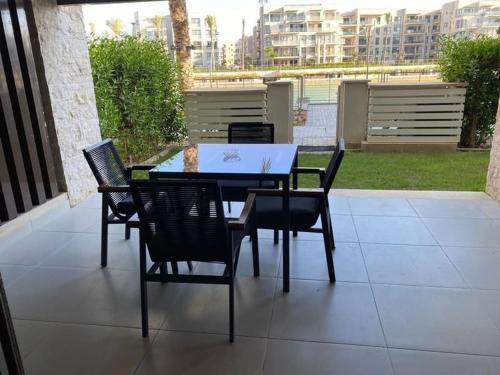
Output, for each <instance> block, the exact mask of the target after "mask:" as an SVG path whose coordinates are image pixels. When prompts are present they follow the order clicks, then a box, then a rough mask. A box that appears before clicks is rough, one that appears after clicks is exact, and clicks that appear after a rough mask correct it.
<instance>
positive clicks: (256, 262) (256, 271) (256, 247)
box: [250, 229, 260, 277]
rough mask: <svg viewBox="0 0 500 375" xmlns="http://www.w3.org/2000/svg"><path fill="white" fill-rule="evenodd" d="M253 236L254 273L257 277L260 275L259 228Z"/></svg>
mask: <svg viewBox="0 0 500 375" xmlns="http://www.w3.org/2000/svg"><path fill="white" fill-rule="evenodd" d="M250 238H252V257H253V275H254V276H255V277H259V276H260V267H259V240H258V237H257V229H255V230H254V231H253V233H252V235H251V236H250Z"/></svg>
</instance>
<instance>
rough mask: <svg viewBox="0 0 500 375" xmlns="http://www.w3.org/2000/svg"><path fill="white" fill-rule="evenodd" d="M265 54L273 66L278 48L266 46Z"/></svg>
mask: <svg viewBox="0 0 500 375" xmlns="http://www.w3.org/2000/svg"><path fill="white" fill-rule="evenodd" d="M264 55H265V56H266V58H267V59H270V60H271V64H272V66H274V59H275V58H276V56H277V54H276V50H275V49H274V48H273V47H266V48H265V49H264Z"/></svg>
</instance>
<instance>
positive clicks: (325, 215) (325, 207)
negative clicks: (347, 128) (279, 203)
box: [249, 139, 345, 283]
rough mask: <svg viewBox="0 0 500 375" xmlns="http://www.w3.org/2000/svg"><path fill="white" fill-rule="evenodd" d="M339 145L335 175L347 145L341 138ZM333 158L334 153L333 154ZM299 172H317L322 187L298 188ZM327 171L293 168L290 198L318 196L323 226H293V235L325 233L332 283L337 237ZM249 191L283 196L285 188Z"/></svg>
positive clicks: (264, 194)
mask: <svg viewBox="0 0 500 375" xmlns="http://www.w3.org/2000/svg"><path fill="white" fill-rule="evenodd" d="M337 147H338V148H339V152H340V154H339V159H338V162H337V163H336V164H335V165H334V170H332V173H333V175H334V176H335V175H336V173H337V171H338V169H339V167H340V164H341V163H342V159H343V157H344V151H345V145H344V140H343V139H340V140H339V142H338V145H337ZM332 158H333V155H332ZM299 174H317V175H318V177H319V181H320V186H322V187H321V188H316V189H299V188H298V176H299ZM325 178H326V171H325V169H324V168H304V167H295V168H293V170H292V183H293V190H291V191H290V198H293V197H297V198H316V199H318V201H319V204H320V207H319V211H320V218H321V228H312V227H311V228H300V229H296V228H295V229H294V228H292V232H293V236H294V237H296V236H297V234H298V232H308V233H322V234H323V242H324V245H325V255H326V262H327V266H328V276H329V279H330V282H331V283H334V282H335V281H336V277H335V268H334V264H333V256H332V251H334V250H335V238H334V235H333V227H332V218H331V215H330V206H329V203H328V192H329V191H330V188H331V184H332V183H333V179H332V181H330V182H328V181H325ZM249 193H251V194H256V195H257V196H259V195H260V196H280V197H282V196H283V190H281V189H249ZM274 231H275V236H274V242H275V243H277V238H276V229H274Z"/></svg>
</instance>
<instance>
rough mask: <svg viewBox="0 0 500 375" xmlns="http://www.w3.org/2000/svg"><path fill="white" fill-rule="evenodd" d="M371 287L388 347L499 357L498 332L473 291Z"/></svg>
mask: <svg viewBox="0 0 500 375" xmlns="http://www.w3.org/2000/svg"><path fill="white" fill-rule="evenodd" d="M372 287H373V291H374V294H375V300H376V302H377V308H378V311H379V314H380V319H381V321H382V326H383V328H384V333H385V337H386V339H387V345H388V346H390V347H394V348H406V349H424V350H434V351H444V352H456V353H468V354H484V355H500V331H499V330H498V329H497V327H496V326H495V324H494V322H493V321H492V320H491V319H490V317H489V315H488V312H487V311H486V309H485V307H484V306H480V305H479V304H478V303H477V297H476V296H475V295H474V294H473V292H472V291H470V290H466V289H451V288H424V287H409V286H395V285H373V286H372Z"/></svg>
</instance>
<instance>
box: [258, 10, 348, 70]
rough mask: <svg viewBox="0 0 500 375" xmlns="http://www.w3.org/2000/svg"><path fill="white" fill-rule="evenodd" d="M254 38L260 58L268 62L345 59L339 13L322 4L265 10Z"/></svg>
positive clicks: (316, 61)
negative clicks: (343, 56)
mask: <svg viewBox="0 0 500 375" xmlns="http://www.w3.org/2000/svg"><path fill="white" fill-rule="evenodd" d="M261 33H263V38H262V37H261ZM253 39H254V41H255V42H256V43H257V48H256V50H257V51H259V52H258V53H257V59H261V60H264V61H265V63H267V64H275V65H301V64H310V63H314V64H323V63H332V62H339V61H341V59H342V57H341V55H342V44H341V43H342V39H341V29H340V21H339V13H338V12H337V11H336V10H334V9H330V8H326V7H324V6H323V5H320V4H316V5H285V6H283V7H280V8H277V9H273V10H271V11H269V12H262V13H261V19H260V20H259V22H258V24H257V27H256V28H255V29H254V38H253ZM260 44H262V45H260Z"/></svg>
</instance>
